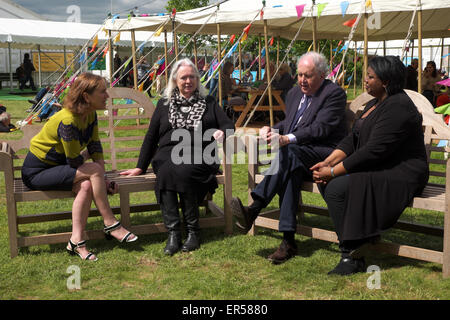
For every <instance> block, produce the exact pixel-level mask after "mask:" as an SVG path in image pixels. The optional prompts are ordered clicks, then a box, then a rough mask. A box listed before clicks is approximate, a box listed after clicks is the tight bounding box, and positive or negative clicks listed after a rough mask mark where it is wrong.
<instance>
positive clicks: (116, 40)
mask: <svg viewBox="0 0 450 320" xmlns="http://www.w3.org/2000/svg"><path fill="white" fill-rule="evenodd" d="M119 41H120V32H119V33H118V34H116V36H115V37H114V43H117V42H119Z"/></svg>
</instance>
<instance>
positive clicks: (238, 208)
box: [230, 197, 259, 233]
mask: <svg viewBox="0 0 450 320" xmlns="http://www.w3.org/2000/svg"><path fill="white" fill-rule="evenodd" d="M230 207H231V212H232V213H233V215H234V216H235V217H236V218H238V221H237V222H236V226H238V227H239V228H241V229H242V230H244V232H245V233H247V232H248V231H249V230H250V229H251V228H252V226H253V223H254V222H255V220H256V218H257V217H258V213H259V212H252V211H251V209H250V208H249V207H245V206H244V205H243V204H242V201H241V199H239V198H237V197H236V198H232V199H231V201H230ZM239 220H240V221H239Z"/></svg>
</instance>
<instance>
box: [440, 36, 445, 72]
mask: <svg viewBox="0 0 450 320" xmlns="http://www.w3.org/2000/svg"><path fill="white" fill-rule="evenodd" d="M441 41H442V43H441V67H440V68H441V69H443V66H442V64H443V63H444V58H442V57H443V56H444V38H441Z"/></svg>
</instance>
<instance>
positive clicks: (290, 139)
mask: <svg viewBox="0 0 450 320" xmlns="http://www.w3.org/2000/svg"><path fill="white" fill-rule="evenodd" d="M327 72H328V63H327V60H326V58H325V57H324V56H323V55H322V54H319V53H316V52H308V53H306V54H304V55H303V56H301V57H300V59H299V60H298V64H297V73H298V86H295V87H294V88H292V89H291V90H290V91H289V92H288V94H287V97H286V117H285V119H284V120H283V121H281V122H279V123H277V124H276V125H275V126H274V127H273V128H270V127H267V126H266V127H263V128H262V129H261V130H260V136H261V137H262V138H263V139H265V140H266V141H267V142H268V143H269V144H273V143H275V142H276V141H278V143H279V146H280V149H279V151H278V153H277V157H276V159H275V160H276V161H278V162H276V161H274V162H272V166H271V168H270V169H269V172H271V173H270V175H267V174H266V175H265V177H264V179H263V181H262V182H261V183H260V184H258V185H257V187H256V188H255V189H254V190H253V191H252V192H251V196H252V198H253V203H252V204H251V205H250V206H249V207H244V206H243V205H242V202H241V201H240V199H239V198H233V199H232V201H231V208H232V210H233V213H234V215H236V216H237V217H244V222H243V224H244V226H242V227H243V228H244V229H245V231H246V232H248V231H249V230H250V228H251V227H252V225H253V222H254V221H255V219H256V218H257V217H258V214H259V213H260V212H261V210H262V209H263V208H265V207H266V206H267V205H268V204H269V203H270V202H271V201H272V199H273V197H274V196H275V195H276V194H278V195H279V203H280V220H279V226H278V229H279V231H280V232H283V242H282V243H281V245H280V247H279V248H278V249H277V250H276V251H275V253H273V254H271V255H270V256H269V257H268V259H269V260H270V261H272V262H273V263H275V264H278V263H282V262H284V261H286V260H288V259H290V258H292V257H293V256H294V255H296V254H297V245H296V243H295V231H296V229H297V220H296V218H297V212H298V203H299V198H300V188H301V185H302V182H303V181H304V180H311V181H312V173H311V171H310V170H309V168H310V167H312V166H313V165H314V164H315V163H317V162H318V161H322V160H323V159H325V158H326V157H327V156H328V155H329V154H330V153H331V152H332V151H333V149H334V147H335V146H336V145H337V144H338V142H339V141H340V140H341V139H342V138H344V137H345V136H346V133H347V129H346V123H345V106H346V101H347V97H346V94H345V92H344V90H343V89H342V88H340V87H339V86H338V85H336V84H334V83H333V82H331V81H330V80H326V79H325V77H326V75H327Z"/></svg>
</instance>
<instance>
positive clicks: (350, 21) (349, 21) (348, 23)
mask: <svg viewBox="0 0 450 320" xmlns="http://www.w3.org/2000/svg"><path fill="white" fill-rule="evenodd" d="M355 22H356V18H353V19H350V20H347V21H345V22H344V23H343V24H342V25H344V26H347V27H350V28H351V27H353V25H354V24H355Z"/></svg>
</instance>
